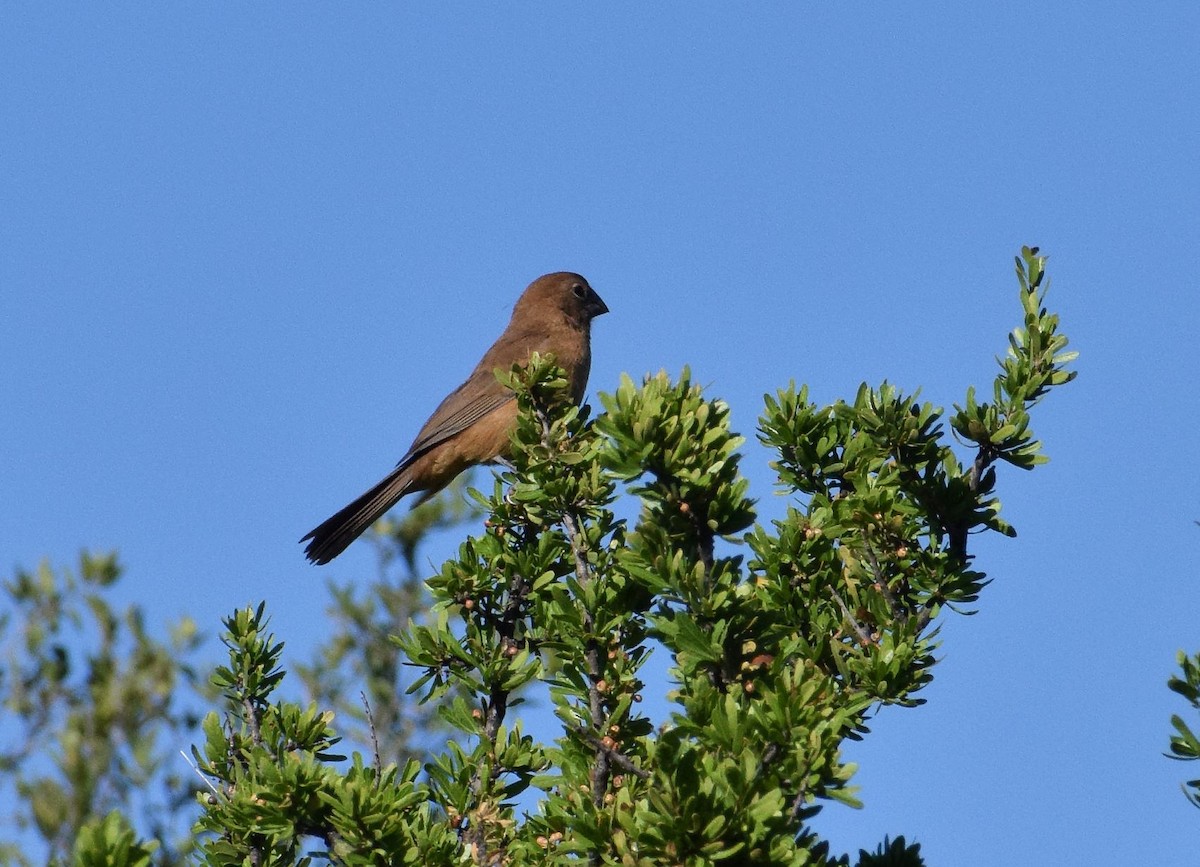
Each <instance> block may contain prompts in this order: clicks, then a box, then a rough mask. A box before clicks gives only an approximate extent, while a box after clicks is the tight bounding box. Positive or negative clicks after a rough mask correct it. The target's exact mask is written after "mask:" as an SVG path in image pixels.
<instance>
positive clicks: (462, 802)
mask: <svg viewBox="0 0 1200 867" xmlns="http://www.w3.org/2000/svg"><path fill="white" fill-rule="evenodd" d="M1017 264H1018V276H1019V280H1020V284H1021V288H1020V300H1021V305H1022V310H1023V313H1024V317H1023V324H1022V326H1021V327H1020V328H1018V329H1017V330H1016V331H1014V332H1013V335H1012V337H1011V339H1010V343H1009V351H1008V354H1007V356H1006V357H1005V358H1004V359H1002V360H1001V361H1000V372H999V375H998V376H997V378H996V381H995V383H994V385H993V389H992V393H993V396H994V399H993V401H992V402H990V403H984V404H981V403H979V402H978V401H977V400H976V399H975V397H974V392H973V391H971V392H968V396H967V400H966V402H965V403H964V405H963V406H960V407H956V412H955V414H954V415H953V416H951V418H950V427H951V429H952V430H953V431H954V432H955V433H956V434H957V435H958V436H959V437H960V439H961V441H962V442H964V443H966V444H968V445H969V446H970V447H971V448H972V449H973V454H971V455H970V456H969V457H968V459H967V460H966V461H963V460H960V459H959V458H958V456H957V455H956V453H955V450H954V448H953V447H952V445H951V444H950V443H948V442H947V441H946V440H945V437H944V431H943V426H942V415H943V411H942V410H941V409H940V408H937V407H934V406H932V405H930V404H928V403H919V402H918V401H917V396H916V395H909V394H905V393H904V392H902V391H901V390H900V389H898V388H896V387H895V386H893V385H890V384H888V383H884V384H883V385H881V386H880V387H878V388H869V387H867V386H863V387H862V388H861V389H860V390H859V392H858V394H857V395H856V396H855V399H854V401H853V402H852V403H844V402H838V403H836V404H834V405H832V406H826V407H818V406H816V405H814V404H812V403H811V402H810V401H809V400H808V399H807V392H806V390H805V389H803V388H801V389H799V390H797V389H796V388H795V387H790V388H788V389H786V390H785V391H782V392H780V393H779V394H777V395H775V396H770V397H768V398H767V402H766V410H765V413H764V415H763V417H762V420H761V426H760V439H761V440H762V441H763V442H764V443H765V444H767V445H768V446H769V447H770V448H772V449H773V450H774V452H775V455H776V459H775V462H774V464H773V465H774V467H775V468H776V470H777V471H778V473H779V478H780V484H781V486H782V488H783V490H784V492H785V493H787V494H790V495H793V496H794V501H793V504H792V506H791V507H790V508H789V510H788V512H787V514H786V516H785V517H784V518H783V519H782V520H780V521H776V522H774V523H773V524H772V526H771V527H769V528H768V527H763V526H755V525H754V519H755V512H754V504H753V502H752V501H751V500H749V499H748V497H747V493H748V491H747V484H746V482H745V480H744V479H743V478H742V477H741V476H740V474H739V471H738V466H739V461H740V454H739V452H738V449H739V448H740V446H741V445H742V440H741V438H740V437H738V436H737V435H736V434H735V433H733V432H732V431H731V430H730V428H729V410H728V407H727V406H726V405H725V404H724V403H723V402H722V401H720V400H714V399H711V398H707V397H705V396H704V394H703V393H702V391H701V390H700V389H699V387H697V386H696V385H694V384H693V383H692V381H691V376H690V374H689V373H688V372H687V371H686V370H685V371H684V373H683V375H682V377H681V378H680V379H679V380H678V381H672V380H671V379H670V378H669V377H667V376H666V375H665V374H659V375H657V376H652V377H648V378H647V379H646V380H645V381H644V382H643V383H642V384H641V385H640V386H639V385H635V384H634V383H633V382H632V381H631V380H630V379H629V378H627V377H626V378H624V379H623V380H622V382H621V384H620V387H619V388H618V389H617V391H616V392H615V393H614V394H612V395H603V396H602V397H601V400H602V402H603V405H604V409H605V413H604V414H603V415H601V416H600V417H598V418H597V419H595V420H594V421H592V420H591V419H590V418H589V415H588V410H587V409H586V408H578V407H575V406H572V405H571V404H570V401H569V400H568V399H567V398H566V388H565V386H566V383H565V380H564V378H563V376H562V372H561V371H560V370H558V368H557V367H555V366H554V364H553V360H552V359H549V358H537V357H535V358H534V359H533V360H532V361H531V363H530V364H529V366H528V368H527V369H521V368H515V369H514V370H512V371H509V372H503V373H502V374H501V378H502V380H503V381H504V382H505V383H506V384H507V385H508V386H509V387H510V388H512V389H513V390H514V392H515V393H516V395H517V399H518V401H519V404H520V408H521V414H520V417H519V423H518V426H517V429H516V431H515V433H514V455H513V459H512V468H511V470H509V471H508V472H506V473H504V475H503V477H502V479H500V480H498V481H497V482H496V484H495V485H494V486H493V488H492V490H491V492H490V494H488V495H486V496H485V495H484V494H475V495H474V496H475V498H476V502H477V504H478V506H479V507H480V508H481V509H482V510H483V512H484V513H485V514H486V515H487V519H486V521H485V527H484V532H483V533H481V534H480V535H478V536H476V537H472V538H468V539H467V540H466V541H464V542H463V543H462V545H461V546H460V547H459V550H458V553H457V555H456V556H455V557H453V558H451V559H450V560H449V561H448V562H447V563H445V564H444V565H443V566H442V567H441V569H440V571H439V572H438V573H437V574H436V575H435V576H434V577H433V578H432V579H430V580H429V581H428V587H429V590H430V593H431V596H432V605H431V606H430V608H429V611H428V614H427V616H426V617H425V618H424V619H423V620H422V621H421V622H419V623H414V624H412V625H410V627H409V628H408V629H406V630H404V631H402V632H400V634H398V635H397V636H396V643H397V646H398V647H399V649H400V650H401V651H402V653H403V656H404V658H405V659H406V660H407V662H408V664H410V665H412V666H414V667H415V669H416V672H417V677H416V679H415V681H414V682H413V684H412V686H411V687H410V688H409V691H410V692H412V693H414V694H415V695H416V696H417V697H418V698H419V699H420V700H421V701H422V702H424V703H430V704H432V705H433V706H434V707H436V708H437V713H438V715H439V717H440V719H441V720H442V721H444V723H445V724H446V725H448V726H449V727H450V728H451V730H452V731H453V732H454V734H453V735H452V737H451V739H450V740H449V742H448V743H447V744H446V746H445V748H444V749H442V750H440V751H439V752H437V753H435V754H434V755H432V756H431V757H430V759H429V761H428V763H427V764H426V765H425V776H424V777H421V776H419V775H418V773H417V769H416V767H415V765H414V764H413V763H411V762H410V763H408V764H407V765H405V766H404V767H403V768H396V767H395V766H392V765H389V766H388V767H387V768H380V767H379V760H378V758H376V762H375V766H374V768H368V767H366V766H365V762H364V760H363V759H362V758H361V756H359V755H357V754H356V755H355V756H354V758H353V761H352V765H351V768H350V769H349V770H347V771H345V772H337V771H334V770H332V769H331V768H330V766H329V764H328V761H327V760H328V758H329V757H328V755H327V751H328V750H329V749H330V748H331V747H332V746H333V745H334V743H335V742H336V740H337V737H336V735H335V734H334V732H333V730H332V728H331V725H330V724H331V719H330V717H329V715H328V714H327V713H323V712H321V711H319V710H318V709H317V708H316V707H315V706H310V707H309V708H308V709H307V710H303V711H302V710H301V709H300V708H299V707H297V706H294V705H288V704H287V703H276V704H271V702H270V694H269V687H270V686H271V684H272V682H273V681H274V679H275V678H276V676H277V674H278V648H277V646H276V645H275V644H274V643H273V640H272V639H270V638H265V637H263V635H262V630H263V628H264V627H263V623H262V617H263V612H262V609H261V608H260V609H259V610H258V611H257V612H250V611H246V612H240V613H239V614H238V615H237V616H236V617H234V618H232V619H231V620H230V621H229V622H228V624H227V626H228V630H229V637H228V643H229V645H230V649H231V665H230V666H228V667H226V669H224V670H222V671H221V673H220V683H221V685H222V689H223V690H224V692H225V695H226V699H227V702H228V711H227V715H226V720H225V723H224V724H222V723H221V722H220V720H219V719H217V718H216V717H215V716H214V717H210V719H209V720H208V721H207V722H206V726H205V729H206V732H207V733H208V742H207V745H206V747H205V749H204V752H203V755H202V756H200V759H201V763H202V767H203V768H204V770H205V772H206V773H207V774H209V775H210V776H211V777H212V778H213V779H214V781H215V785H216V792H215V793H214V794H213V795H212V796H211V797H210V798H209V799H208V804H207V806H206V812H205V816H204V819H203V820H202V822H201V826H202V827H204V828H206V829H208V830H209V831H211V832H213V834H214V835H217V836H215V837H214V839H213V840H212V842H211V843H209V844H207V845H206V848H205V855H206V856H207V858H208V860H209V861H211V862H213V863H232V862H234V861H246V860H249V861H250V862H251V863H258V864H263V863H293V862H294V861H295V860H297V859H300V858H302V857H309V856H312V857H322V858H329V859H330V860H333V861H335V862H338V863H341V862H346V863H359V862H366V861H374V862H377V863H385V862H386V863H391V862H393V861H414V860H420V861H421V862H422V863H444V864H448V863H451V862H456V861H462V860H469V861H472V862H474V863H478V864H499V863H520V864H550V863H564V864H566V863H577V862H579V861H583V860H586V861H587V862H588V863H591V864H601V863H612V864H618V863H619V864H646V865H652V864H683V863H687V864H710V863H713V864H715V863H720V862H724V863H730V864H733V863H736V864H772V865H775V864H778V865H803V864H818V865H819V864H830V865H848V864H849V863H850V859H849V857H848V856H840V857H836V858H835V857H831V856H830V855H829V853H828V847H827V845H826V844H825V843H824V842H822V841H821V840H820V839H819V838H818V836H817V834H816V832H815V831H814V830H813V828H812V827H811V826H810V824H809V822H810V820H811V819H812V817H813V816H814V815H815V814H816V812H817V811H818V810H819V809H820V808H821V806H822V805H823V803H825V802H827V801H829V800H831V799H834V800H840V801H843V802H846V803H851V804H854V803H857V801H856V799H855V795H854V792H853V790H852V789H851V787H850V785H849V784H850V780H851V776H852V772H853V768H851V767H849V766H847V765H846V764H845V763H844V762H843V761H842V759H841V753H840V749H841V744H842V742H843V741H844V740H845V739H846V738H860V737H863V736H864V735H865V734H866V733H867V732H868V729H867V726H866V723H867V721H868V717H869V715H870V714H871V713H873V712H874V711H875V710H876V709H877V708H879V707H881V706H883V705H911V704H915V703H917V702H919V701H920V698H919V697H918V696H917V693H918V692H919V691H920V690H921V689H922V688H923V687H924V686H925V685H926V684H928V683H929V681H930V680H931V678H932V669H933V663H934V657H933V653H934V650H935V647H936V643H935V641H936V629H937V627H936V620H937V617H938V616H939V614H940V613H941V612H942V610H943V609H944V608H946V607H951V608H954V607H962V606H969V605H972V604H974V603H976V602H977V601H978V598H979V595H980V592H981V590H982V588H983V587H984V586H985V584H986V578H985V576H984V574H983V573H982V572H980V571H977V570H976V569H975V568H973V565H972V561H971V557H970V555H969V554H968V553H967V541H968V539H969V537H970V535H971V534H972V533H977V532H983V531H987V530H994V531H998V532H1001V533H1004V534H1007V535H1011V534H1012V530H1011V528H1010V527H1009V526H1008V525H1007V524H1006V523H1005V522H1004V521H1002V520H1001V519H1000V517H999V509H1000V504H999V500H998V499H997V498H996V495H995V486H996V482H997V478H996V472H995V467H994V464H995V463H996V462H1001V461H1002V462H1006V463H1010V464H1013V465H1015V466H1018V467H1021V468H1025V469H1029V468H1031V467H1033V466H1035V465H1036V464H1038V463H1040V462H1042V461H1043V460H1044V457H1043V455H1042V452H1041V443H1040V442H1039V441H1038V440H1036V439H1035V438H1034V437H1033V434H1032V432H1031V430H1030V427H1029V416H1028V413H1029V411H1030V408H1031V407H1032V406H1033V405H1034V404H1035V403H1036V402H1037V401H1039V400H1040V399H1041V398H1042V397H1044V396H1045V394H1046V393H1047V392H1048V390H1049V389H1051V388H1053V387H1056V386H1058V385H1062V384H1064V383H1066V382H1067V381H1069V380H1070V379H1071V378H1072V377H1073V375H1074V374H1073V373H1071V372H1070V371H1068V370H1066V368H1065V365H1066V364H1067V363H1068V362H1069V361H1070V359H1071V357H1072V356H1070V355H1069V354H1067V353H1064V352H1063V351H1062V350H1063V347H1064V346H1065V338H1063V337H1062V336H1061V335H1059V334H1057V318H1056V317H1055V316H1054V315H1052V314H1050V313H1048V312H1047V311H1046V309H1045V307H1044V297H1045V287H1044V285H1043V282H1044V281H1043V278H1042V275H1043V268H1044V259H1043V258H1041V257H1040V256H1038V254H1037V251H1036V249H1029V248H1026V249H1024V250H1023V251H1022V255H1021V257H1019V258H1018V260H1017ZM621 486H624V487H625V488H626V489H627V490H628V492H629V493H630V494H631V495H632V496H635V497H637V498H638V500H639V502H640V512H639V515H638V517H637V518H636V520H634V521H632V522H626V521H624V520H620V519H618V518H616V517H615V515H614V512H613V510H612V505H613V503H614V502H615V500H616V497H617V494H618V490H619V488H620V487H621ZM653 652H661V653H667V654H669V655H670V658H671V660H672V663H673V667H672V669H671V676H672V679H673V687H674V688H673V689H672V691H671V692H670V693H669V698H670V700H671V702H672V711H671V713H670V716H669V719H668V720H666V721H665V723H664V724H662V725H661V726H658V727H657V728H656V727H655V726H654V725H653V724H652V722H651V721H650V720H649V719H648V718H647V717H646V716H645V714H644V713H643V712H642V711H641V701H642V695H643V691H644V690H645V689H646V688H647V685H646V684H645V683H643V681H642V679H641V674H640V673H641V670H642V667H643V665H644V663H645V662H646V660H647V658H648V656H649V654H651V653H653ZM531 690H537V691H539V692H542V691H544V692H546V693H548V695H549V696H550V699H551V701H552V703H553V706H554V710H555V713H556V715H557V718H558V721H559V726H560V727H559V729H558V732H557V736H556V737H554V738H553V739H552V740H546V741H542V740H538V739H535V738H534V737H532V736H531V735H530V734H528V733H527V732H526V731H525V729H524V726H523V723H522V721H521V719H520V718H519V717H518V716H517V714H516V711H515V709H516V708H518V707H519V706H520V705H521V703H522V702H523V701H524V700H525V699H526V698H527V697H528V695H529V693H530V691H531ZM518 798H520V799H521V801H520V803H523V804H531V803H536V807H535V808H534V809H533V812H532V813H530V812H524V813H522V812H520V811H519V810H518V807H517V803H518V801H517V799H518ZM304 841H307V842H304ZM856 863H858V864H860V865H868V864H880V865H882V864H895V865H919V864H921V863H922V861H921V858H920V854H919V847H918V846H916V845H915V844H914V845H912V846H909V845H908V844H907V843H906V842H905V840H904V839H903V838H897V839H896V840H894V841H891V840H886V841H884V844H883V845H881V846H879V847H878V848H877V849H876V851H875V852H873V853H868V852H866V851H863V852H860V853H859V858H858V860H857V862H856Z"/></svg>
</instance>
